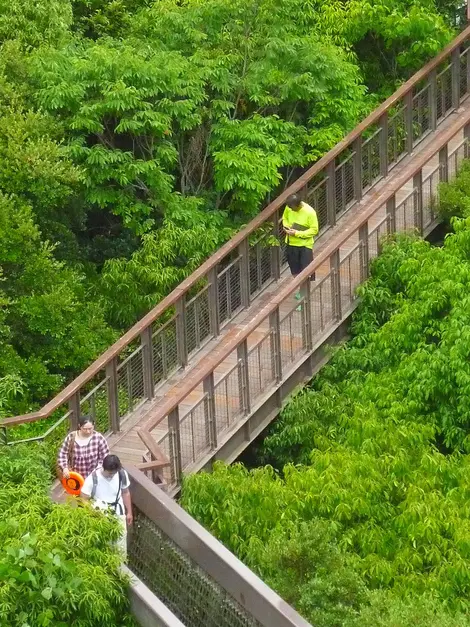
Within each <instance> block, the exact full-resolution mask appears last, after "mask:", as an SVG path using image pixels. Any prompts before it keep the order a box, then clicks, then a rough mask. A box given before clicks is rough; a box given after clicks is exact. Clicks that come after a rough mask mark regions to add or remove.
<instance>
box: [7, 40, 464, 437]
mask: <svg viewBox="0 0 470 627" xmlns="http://www.w3.org/2000/svg"><path fill="white" fill-rule="evenodd" d="M469 39H470V28H467V29H466V30H465V31H463V32H462V33H461V34H460V35H459V36H458V37H457V38H456V39H455V40H454V41H453V42H452V43H451V44H450V45H449V46H448V47H447V48H446V49H445V50H444V51H443V52H442V53H441V54H440V55H438V56H437V57H436V58H435V59H434V60H433V61H431V62H430V63H428V64H427V65H426V66H425V67H424V68H422V69H421V70H420V71H419V72H418V73H417V74H416V75H415V76H414V77H413V78H412V79H410V80H409V81H408V82H407V83H405V84H404V85H403V86H402V87H401V88H400V89H399V90H397V92H395V94H394V95H393V96H391V97H390V98H389V99H388V100H387V101H385V102H384V103H383V104H382V105H381V106H380V107H378V109H376V111H374V112H373V113H372V114H371V115H370V116H368V118H366V120H364V121H363V122H362V123H361V124H360V125H358V126H357V127H356V129H355V130H354V131H353V132H352V133H350V134H349V135H348V136H347V137H346V138H345V139H344V140H343V141H341V142H340V143H339V144H338V145H337V146H336V147H335V148H333V149H332V150H331V151H330V152H329V153H328V154H327V155H325V156H324V157H323V158H322V159H320V161H318V162H317V163H316V164H315V165H314V166H312V167H311V168H310V169H309V170H308V171H307V172H306V173H305V174H303V175H302V176H301V177H300V178H299V179H297V181H296V182H295V183H294V184H292V185H291V186H290V187H289V188H288V189H286V190H285V192H283V193H282V194H281V195H280V196H279V197H278V198H277V199H276V200H274V201H273V202H271V203H270V204H269V205H268V206H267V207H266V208H265V209H264V210H263V211H262V212H261V213H260V214H259V216H257V218H255V219H254V220H252V221H251V222H250V224H249V225H248V226H246V227H245V228H244V229H242V230H241V231H240V232H239V233H238V234H237V235H236V236H235V237H233V238H232V239H231V240H230V241H229V242H228V243H227V244H226V245H224V246H223V247H222V248H221V249H220V250H219V251H217V252H216V253H215V254H214V255H212V257H210V258H209V259H208V260H207V261H206V262H205V263H204V264H202V266H201V267H200V268H198V270H196V271H195V272H194V273H193V274H192V275H191V276H190V277H188V279H186V280H185V281H183V283H182V284H181V285H180V286H178V287H177V288H176V289H175V290H174V291H173V292H172V293H171V294H170V295H169V296H168V297H166V298H165V299H163V301H162V302H161V303H160V304H159V305H157V306H156V307H155V308H154V309H152V311H150V312H149V313H148V314H147V315H146V316H145V317H144V318H143V319H142V320H141V321H139V322H138V323H137V324H136V325H135V326H134V327H132V329H130V330H129V331H128V332H127V333H126V334H125V335H124V336H123V337H121V338H120V339H119V340H118V341H117V342H116V343H115V344H114V345H113V346H111V347H110V348H109V349H108V350H107V351H106V352H105V353H104V354H103V355H101V356H100V357H99V358H98V359H97V360H96V361H95V362H94V363H93V364H92V365H91V366H90V367H89V368H87V369H86V370H85V371H84V372H83V373H82V374H81V375H80V376H79V377H77V378H76V379H75V380H74V381H73V382H72V383H70V384H69V385H68V386H67V387H66V388H65V389H64V390H62V391H61V392H60V393H59V394H58V395H57V396H56V397H55V398H54V399H52V400H51V401H50V402H48V403H47V404H46V405H45V406H44V407H43V408H42V409H41V410H39V411H37V412H33V413H31V414H27V415H25V416H16V417H14V418H7V419H5V420H4V421H3V422H2V426H3V429H2V433H3V434H4V435H3V439H4V440H6V441H16V440H17V439H19V438H18V437H17V436H16V435H15V433H14V430H13V428H14V427H16V426H18V425H21V424H24V423H25V422H35V421H40V420H46V422H45V423H44V424H43V430H42V433H43V434H44V433H45V432H46V431H47V430H48V429H49V427H50V426H51V425H52V424H53V423H54V422H55V421H56V420H58V419H59V418H60V417H61V416H63V415H64V414H65V413H67V416H68V419H69V422H70V424H71V426H74V425H75V424H76V422H77V420H78V417H79V414H80V412H81V411H82V409H84V408H85V407H86V410H87V411H89V412H91V413H92V414H96V416H97V419H98V420H99V424H100V428H102V430H103V431H104V432H109V431H113V432H115V431H119V430H120V428H121V425H122V423H123V421H125V420H126V419H127V418H128V417H129V415H130V414H132V413H133V412H135V411H136V409H138V408H139V407H140V406H141V405H142V404H143V403H145V402H146V401H149V400H152V399H153V398H154V396H155V393H156V390H157V389H158V387H159V386H162V385H163V384H164V383H165V382H166V381H168V378H169V377H171V376H172V375H173V374H174V373H175V372H176V371H177V370H179V369H182V368H185V367H186V366H187V365H188V360H189V359H190V358H191V357H192V356H193V355H194V354H195V353H196V352H198V351H200V350H201V348H203V347H204V346H206V345H207V343H208V342H210V341H211V340H213V339H215V338H217V337H218V336H219V334H220V332H221V330H222V329H223V328H224V327H225V326H226V325H227V324H228V323H229V322H231V321H233V320H234V318H235V316H237V315H238V313H239V312H240V311H242V310H244V309H247V308H248V307H249V306H250V304H251V302H252V300H253V299H254V298H256V297H257V295H258V294H260V293H261V292H263V290H265V289H266V288H267V287H268V286H269V285H270V284H271V283H272V282H273V281H276V280H277V279H279V277H280V274H281V269H282V266H283V263H284V262H285V250H284V243H283V237H282V229H281V228H280V227H279V223H280V220H281V217H282V211H283V208H284V205H285V201H286V199H287V197H288V196H289V195H290V194H292V193H298V194H300V196H301V197H302V198H304V199H306V200H307V201H308V202H310V204H312V206H314V207H315V209H316V211H317V212H318V216H319V221H320V226H321V229H322V231H323V232H324V231H325V230H326V229H328V228H330V227H332V226H334V225H335V223H336V221H337V219H338V217H339V216H340V215H343V214H344V213H345V212H347V211H350V210H351V209H353V208H356V207H357V206H358V204H359V203H360V201H361V199H362V197H363V195H364V194H365V193H366V192H367V191H369V190H370V189H372V188H374V186H375V185H377V183H378V182H379V181H381V180H383V179H384V178H385V177H386V176H388V174H389V173H390V172H391V170H392V169H393V168H394V166H395V165H396V164H397V163H399V162H400V161H401V160H402V159H403V158H404V157H405V156H406V155H409V154H410V153H411V152H412V150H413V148H414V146H416V145H417V143H419V142H420V141H421V140H422V139H423V138H424V137H425V136H426V135H427V134H429V133H430V132H432V131H434V130H435V129H436V128H438V127H439V124H441V123H442V122H443V121H444V120H445V119H446V118H447V117H448V116H449V115H450V114H451V113H452V112H453V111H456V110H457V109H458V107H459V106H460V103H461V101H462V100H463V99H464V98H466V97H467V95H468V93H469V89H470V81H469V78H468V76H469V55H470V51H469V45H468V44H469ZM452 167H453V166H452V164H450V165H449V170H450V171H452ZM409 202H410V203H411V204H414V205H416V202H415V201H414V200H413V199H410V201H409ZM404 215H405V214H404ZM406 216H408V214H407V213H406ZM403 219H405V218H403ZM398 220H400V217H399V216H398ZM406 220H407V221H408V218H407V217H406ZM335 281H336V279H334V277H333V278H332V279H331V282H332V286H333V288H335V286H336V285H337V281H336V282H335ZM338 302H339V301H338ZM337 310H338V307H337ZM293 315H294V314H292V316H293ZM321 316H323V317H324V316H325V314H324V313H322V314H321ZM292 320H293V318H292ZM288 324H293V322H289V323H288V322H287V321H286V322H285V325H286V326H287V325H288ZM304 334H305V330H304ZM296 350H297V348H296V347H294V341H292V346H289V351H291V352H293V353H295V352H296ZM95 386H99V387H98V388H97V389H96V390H95V391H93V390H94V389H95ZM90 394H91V396H89V395H90ZM85 398H86V399H87V400H86V401H85V402H82V401H83V399H85ZM106 405H107V409H105V406H106ZM59 410H60V411H61V412H62V413H61V415H60V416H57V414H56V412H58V411H59ZM61 424H62V423H61Z"/></svg>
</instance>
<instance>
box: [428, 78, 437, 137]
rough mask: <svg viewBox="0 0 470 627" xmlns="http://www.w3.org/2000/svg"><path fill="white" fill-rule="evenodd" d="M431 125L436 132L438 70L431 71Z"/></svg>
mask: <svg viewBox="0 0 470 627" xmlns="http://www.w3.org/2000/svg"><path fill="white" fill-rule="evenodd" d="M429 101H430V102H429V116H430V120H429V123H430V125H431V130H432V131H435V130H436V128H437V70H436V69H435V68H434V70H432V71H431V73H430V74H429Z"/></svg>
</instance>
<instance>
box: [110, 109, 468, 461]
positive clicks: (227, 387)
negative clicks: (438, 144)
mask: <svg viewBox="0 0 470 627" xmlns="http://www.w3.org/2000/svg"><path fill="white" fill-rule="evenodd" d="M467 106H468V105H467ZM466 110H467V109H466V108H465V105H464V108H461V109H459V110H458V111H457V112H455V113H453V114H451V115H450V116H449V117H448V118H447V120H446V121H444V122H443V123H442V124H441V125H440V126H439V131H438V132H436V133H433V134H430V135H429V136H428V137H427V138H425V139H424V140H423V141H422V142H421V143H420V144H419V145H418V146H417V147H416V149H415V151H414V152H413V153H412V154H411V155H409V156H407V157H405V158H404V159H403V160H402V161H401V162H399V163H398V164H397V165H396V166H395V167H394V168H393V170H392V171H391V172H390V174H389V175H388V176H387V177H386V178H385V179H384V180H382V181H380V182H379V183H378V184H377V185H376V186H375V187H373V188H372V190H371V191H369V192H368V193H366V194H365V195H364V197H363V198H362V200H361V202H360V203H359V204H357V205H356V206H354V207H353V208H352V209H350V210H349V211H347V212H346V213H345V214H344V215H343V217H341V218H340V219H339V220H338V222H337V224H336V226H335V227H334V228H333V229H330V230H328V231H326V232H325V233H323V234H322V235H320V237H319V238H318V240H317V242H316V244H315V249H314V250H315V253H316V255H318V254H319V253H320V252H321V251H322V250H324V249H325V248H326V247H327V246H328V242H329V241H330V240H331V239H332V238H333V237H334V236H335V234H337V233H340V232H341V233H347V230H348V229H350V230H351V236H350V237H349V238H348V239H347V241H346V242H345V244H344V245H343V246H342V247H341V249H340V259H341V260H342V261H345V263H342V264H341V266H340V279H341V295H342V300H344V303H345V306H346V304H347V303H350V302H351V295H352V294H351V292H352V291H353V290H354V289H355V287H356V286H357V285H358V284H359V282H360V279H361V274H360V273H361V263H360V259H359V237H358V232H357V229H352V228H351V224H352V223H353V222H354V220H355V218H356V217H357V215H358V213H360V212H361V211H362V210H364V209H365V208H367V206H368V205H369V204H370V203H372V202H373V201H376V200H377V199H379V198H380V196H381V194H384V192H385V191H386V189H387V185H388V184H390V181H391V180H392V178H395V179H396V180H400V177H406V176H407V173H408V172H413V167H414V163H415V161H416V160H417V158H418V157H419V155H420V154H422V152H423V151H424V150H426V149H429V147H430V145H432V143H433V142H434V141H435V139H436V138H437V137H438V136H439V135H441V134H444V133H445V131H446V129H448V128H449V127H450V126H452V125H453V124H455V122H456V120H457V119H458V116H459V115H461V114H462V112H463V111H466ZM462 141H463V133H459V134H458V135H456V136H455V137H454V139H453V140H452V141H451V143H450V144H449V154H452V151H453V150H454V149H455V148H456V147H458V146H459V145H460V144H462ZM462 156H463V151H462V150H459V151H457V153H456V155H455V159H454V160H452V159H451V160H450V165H449V166H448V167H449V169H450V170H451V169H452V168H456V162H457V160H460V159H461V158H462ZM454 161H455V165H453V163H454ZM436 172H437V175H436ZM438 173H439V157H438V155H436V156H435V157H433V158H432V159H431V160H430V161H429V162H428V163H427V165H426V166H425V168H424V169H423V180H426V179H427V178H428V177H430V178H429V179H428V180H429V182H428V183H427V186H428V187H426V189H428V188H429V189H428V192H427V193H428V194H429V195H431V194H433V193H435V191H436V189H437V184H438V181H439V174H438ZM451 174H452V172H450V175H451ZM408 178H409V177H408ZM413 189H414V186H413V182H412V180H410V181H408V182H407V183H406V184H404V185H403V186H402V187H401V188H400V189H399V192H398V193H397V194H396V206H399V205H401V204H402V203H403V206H402V207H401V208H400V211H399V212H398V213H397V216H396V230H399V231H405V230H407V229H413V228H414V226H415V219H416V216H415V202H414V200H415V199H414V192H413ZM424 194H425V195H426V191H425V192H424ZM386 233H387V214H386V210H385V208H383V210H382V211H378V212H377V213H376V214H375V215H374V217H373V219H372V220H371V221H369V256H370V258H372V257H374V256H375V255H376V254H377V252H378V246H379V240H380V237H381V236H383V235H384V234H386ZM329 272H330V267H329V265H328V264H327V263H324V264H323V265H322V266H321V267H320V268H319V270H318V271H317V276H316V282H315V285H318V284H320V283H321V282H322V280H323V279H324V278H325V277H327V276H328V274H329ZM288 282H289V272H288V269H287V268H284V270H283V272H282V276H281V278H280V280H279V281H278V282H273V283H271V284H270V285H269V286H268V287H266V288H265V289H264V291H263V292H262V293H261V294H259V295H257V296H256V298H255V299H254V301H253V302H252V304H251V306H250V307H249V308H248V309H247V310H244V311H242V312H241V313H240V314H239V315H238V316H237V317H236V318H235V319H234V320H233V321H232V322H231V323H230V324H228V325H227V326H226V327H225V328H224V329H223V331H222V332H221V334H220V336H219V337H218V338H217V339H216V340H212V341H210V342H209V343H208V344H207V345H206V346H205V347H204V348H203V349H202V350H200V351H199V352H198V353H197V354H195V355H194V356H193V357H192V359H191V360H190V363H189V364H188V366H187V368H185V369H184V370H180V371H178V372H176V373H175V374H174V375H173V376H172V377H171V378H170V379H168V380H167V381H166V382H165V383H164V385H162V386H161V387H160V388H159V389H158V390H157V393H156V394H157V395H156V397H155V398H154V399H153V400H152V401H147V402H145V403H144V404H143V405H142V406H141V407H140V408H139V409H138V410H136V411H135V412H134V413H133V414H131V416H130V417H128V418H127V420H126V421H125V422H124V424H123V426H122V431H121V432H119V433H116V434H113V435H111V436H110V437H109V443H110V447H111V450H112V452H114V453H116V454H117V455H119V457H120V458H121V460H122V461H124V462H128V463H138V462H142V461H143V456H144V454H145V453H146V448H145V446H144V444H143V443H142V441H141V439H140V438H139V436H138V434H137V429H138V428H139V427H140V426H141V425H142V424H144V423H145V422H147V421H148V420H149V418H151V416H152V413H154V412H155V409H156V408H157V407H158V406H159V404H161V403H162V402H164V401H166V400H167V399H169V398H171V397H172V396H174V395H175V394H176V393H177V392H178V390H179V389H180V387H181V385H182V383H183V381H184V379H185V377H186V376H187V374H188V372H194V369H197V368H200V367H201V366H203V364H204V363H205V361H206V360H207V359H209V358H210V356H211V354H212V353H213V351H214V350H215V349H216V348H220V346H221V345H223V343H224V342H227V336H228V334H229V333H230V332H231V331H233V329H234V328H235V329H243V328H244V327H245V326H246V325H247V324H248V322H249V321H250V320H251V319H252V318H253V317H254V316H255V315H256V314H257V313H258V312H260V311H261V310H262V309H263V308H264V307H266V305H267V304H268V303H269V302H270V300H271V299H272V297H273V295H274V294H275V293H276V292H277V291H278V290H280V289H282V288H283V287H285V286H286V285H287V284H288ZM329 290H331V282H330V281H324V283H322V289H321V290H315V294H317V293H318V294H319V295H320V298H322V294H323V297H324V302H323V303H316V302H313V303H312V312H311V315H312V318H313V320H314V321H316V323H317V324H318V325H320V326H321V325H322V317H325V316H326V317H328V313H329V312H328V303H331V301H332V299H331V298H330V297H329V293H328V292H329ZM297 307H298V302H297V301H296V300H295V299H294V297H292V298H290V299H288V300H286V301H284V302H283V303H282V305H281V307H280V318H281V321H282V320H284V322H283V323H281V350H282V352H283V353H289V352H290V353H291V354H292V356H293V355H294V354H295V353H296V352H297V351H299V350H301V349H302V342H303V339H302V325H303V323H302V319H303V317H302V313H301V312H300V311H299V312H298V313H296V314H295V315H293V312H294V311H295V312H297ZM330 313H331V312H330ZM268 333H269V328H268V321H266V322H265V323H264V324H263V325H260V326H259V327H258V328H257V329H256V331H254V332H253V333H252V334H251V335H250V336H249V338H248V349H249V350H250V349H252V348H255V350H253V351H252V352H251V354H250V359H251V360H252V362H253V363H252V368H250V377H251V378H250V385H252V386H254V388H256V387H259V389H263V385H264V384H265V382H266V381H269V379H270V378H272V363H271V357H269V355H268V354H267V352H265V351H264V350H263V340H264V339H265V338H266V336H267V334H268ZM256 347H257V348H256ZM236 366H237V357H236V354H233V353H232V354H231V355H230V357H229V358H228V359H226V360H225V361H223V362H222V363H221V364H220V365H219V366H218V367H217V368H216V369H215V373H214V374H215V377H214V382H215V386H216V388H217V393H216V395H215V402H216V412H217V414H218V421H219V422H224V421H225V422H226V427H227V429H230V428H231V409H230V408H231V407H233V409H234V412H235V410H236V408H238V407H239V404H240V394H239V384H238V382H237V380H236V377H234V378H233V381H232V380H231V377H230V376H229V377H227V376H226V375H227V373H229V372H230V371H232V370H233V369H235V368H236ZM224 376H225V383H224V385H223V386H219V387H217V383H218V382H219V381H221V380H222V378H223V377H224ZM220 388H222V389H220ZM203 403H204V391H203V389H202V385H200V386H198V387H197V388H196V389H195V390H194V391H193V392H191V393H190V394H189V395H188V396H187V397H186V399H185V402H184V404H181V405H180V407H179V411H180V414H179V415H180V425H181V427H180V430H181V443H182V454H183V467H188V466H190V465H191V462H192V461H194V460H195V457H197V454H198V449H200V450H203V448H204V446H205V442H206V440H207V437H206V430H207V421H206V420H205V418H204V409H203ZM199 408H200V410H199ZM189 417H190V420H189V419H187V418H189ZM167 431H168V424H167V420H164V421H163V422H162V423H161V424H160V425H158V427H156V428H155V430H154V431H153V435H154V437H155V438H156V440H157V441H160V442H161V446H162V448H163V450H164V451H165V452H166V453H167V454H169V450H168V438H167V437H166V435H167Z"/></svg>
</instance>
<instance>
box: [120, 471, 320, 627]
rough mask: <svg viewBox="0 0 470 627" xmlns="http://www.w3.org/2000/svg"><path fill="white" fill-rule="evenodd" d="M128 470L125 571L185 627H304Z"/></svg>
mask: <svg viewBox="0 0 470 627" xmlns="http://www.w3.org/2000/svg"><path fill="white" fill-rule="evenodd" d="M127 471H128V472H129V475H130V477H131V494H132V502H133V507H134V524H133V528H132V531H131V533H130V536H129V545H128V556H129V568H130V569H131V570H132V572H133V573H134V574H135V575H136V576H137V577H138V578H139V579H140V580H141V581H142V582H144V583H145V584H146V586H147V587H148V588H149V589H150V590H151V591H152V592H153V593H154V594H155V595H156V596H157V597H158V598H159V600H160V601H161V602H162V603H164V604H165V606H166V607H167V608H168V609H169V610H170V611H171V612H172V613H173V614H175V616H177V617H178V618H179V620H180V621H181V622H182V623H183V624H184V625H185V626H186V627H309V623H308V622H307V621H306V620H304V619H303V618H302V617H301V616H300V615H299V614H298V613H297V612H296V611H295V610H294V609H293V608H292V607H290V606H289V605H288V604H287V603H285V602H284V601H283V600H282V599H281V598H280V597H279V596H278V595H277V594H276V593H275V592H273V590H271V589H270V588H269V587H268V586H267V585H266V584H265V583H263V582H262V581H261V580H260V579H259V578H258V577H257V576H256V575H255V574H254V573H253V572H252V571H251V570H249V569H248V568H247V567H246V566H245V565H244V564H243V563H242V562H240V560H238V559H237V558H236V557H235V556H234V555H232V553H230V551H228V550H227V549H226V548H225V547H224V546H223V545H222V544H220V542H218V541H217V540H216V539H215V538H214V537H213V536H212V535H211V534H210V533H208V532H207V531H206V530H205V529H204V528H203V527H201V525H199V523H197V522H196V521H195V520H194V519H193V518H191V516H189V514H187V513H186V512H185V511H184V510H183V509H181V507H179V505H177V504H176V503H175V502H174V501H173V500H172V499H171V498H170V497H168V496H167V495H166V494H164V493H163V492H162V491H161V490H160V489H159V488H158V487H157V486H156V485H155V484H154V483H152V481H150V479H148V478H147V477H145V476H144V475H143V473H142V472H140V471H138V470H136V469H135V468H133V467H132V466H131V467H129V468H127Z"/></svg>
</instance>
